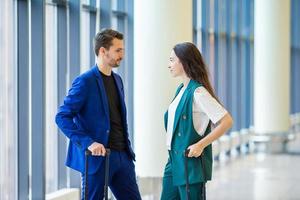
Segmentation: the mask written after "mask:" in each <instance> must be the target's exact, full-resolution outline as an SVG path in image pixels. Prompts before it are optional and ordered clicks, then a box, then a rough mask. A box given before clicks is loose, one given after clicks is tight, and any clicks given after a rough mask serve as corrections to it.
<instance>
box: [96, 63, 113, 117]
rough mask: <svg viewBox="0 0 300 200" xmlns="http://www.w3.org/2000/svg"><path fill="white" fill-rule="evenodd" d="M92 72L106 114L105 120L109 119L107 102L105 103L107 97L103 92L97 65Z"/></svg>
mask: <svg viewBox="0 0 300 200" xmlns="http://www.w3.org/2000/svg"><path fill="white" fill-rule="evenodd" d="M93 71H94V74H95V76H96V80H97V84H98V87H99V93H100V98H101V100H102V103H103V107H104V111H105V114H106V116H107V118H109V105H108V101H107V95H106V92H105V87H104V83H103V79H102V76H101V74H100V71H99V69H98V66H97V65H96V66H94V67H93Z"/></svg>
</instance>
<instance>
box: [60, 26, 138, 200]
mask: <svg viewBox="0 0 300 200" xmlns="http://www.w3.org/2000/svg"><path fill="white" fill-rule="evenodd" d="M94 50H95V54H96V56H97V64H96V66H94V67H92V69H90V70H89V71H87V72H86V73H84V74H82V75H80V76H78V77H77V78H76V79H75V80H74V82H73V84H72V87H71V89H70V90H69V92H68V95H67V96H66V97H65V99H64V103H63V105H62V106H60V108H59V111H58V113H57V115H56V123H57V125H58V127H59V128H60V129H61V130H62V132H63V133H64V134H65V135H66V136H67V137H68V138H69V139H70V142H69V149H68V155H67V159H66V165H67V166H68V167H70V168H72V169H75V170H77V171H79V172H81V174H82V181H83V184H82V185H83V186H84V185H85V174H84V170H85V169H84V161H85V151H86V150H87V149H88V150H90V151H91V154H92V155H91V156H89V157H88V164H89V167H88V177H87V178H88V192H87V194H88V198H89V199H97V200H98V199H103V193H104V174H105V164H104V163H105V162H104V159H105V158H104V156H105V153H106V150H105V148H110V149H111V154H110V169H109V183H108V185H109V187H110V189H111V191H112V192H113V194H114V196H115V197H116V198H117V199H124V200H136V199H141V197H140V193H139V190H138V186H137V183H136V175H135V167H134V163H133V160H135V154H134V153H133V151H132V148H131V144H130V141H129V139H128V128H127V117H126V115H127V114H126V106H125V102H124V86H123V83H122V80H121V77H120V76H119V75H117V74H116V73H114V72H113V71H112V69H113V68H116V67H118V66H119V64H120V62H121V60H122V59H123V56H124V44H123V35H122V34H121V33H119V32H117V31H115V30H112V29H106V30H103V31H101V32H99V33H98V34H97V35H96V37H95V39H94ZM84 195H85V194H84V188H82V198H83V197H84Z"/></svg>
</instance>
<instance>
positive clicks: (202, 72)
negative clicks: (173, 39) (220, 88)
mask: <svg viewBox="0 0 300 200" xmlns="http://www.w3.org/2000/svg"><path fill="white" fill-rule="evenodd" d="M173 50H174V52H175V54H176V56H177V57H178V58H179V60H180V62H181V64H182V65H183V69H184V71H185V73H186V75H187V76H188V77H189V78H190V79H193V80H195V81H197V82H199V83H201V84H203V86H204V87H205V89H206V90H207V91H208V92H209V93H210V95H211V96H213V97H214V98H215V99H216V100H217V101H218V102H219V103H220V101H219V99H218V97H217V96H216V95H215V93H214V90H213V87H212V86H211V83H210V81H209V77H208V69H207V67H206V65H205V63H204V60H203V58H202V55H201V53H200V51H199V50H198V48H197V47H196V46H195V45H194V44H193V43H190V42H184V43H179V44H177V45H175V47H174V48H173Z"/></svg>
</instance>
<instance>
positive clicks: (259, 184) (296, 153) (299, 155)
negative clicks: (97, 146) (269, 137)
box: [138, 139, 300, 200]
mask: <svg viewBox="0 0 300 200" xmlns="http://www.w3.org/2000/svg"><path fill="white" fill-rule="evenodd" d="M299 171H300V139H297V140H296V141H294V142H292V143H290V144H289V153H285V154H264V153H251V154H248V155H243V156H236V157H235V158H231V159H230V160H227V161H223V162H219V163H216V165H215V167H214V171H213V181H211V182H208V183H207V187H206V188H207V200H300V172H299ZM138 184H139V187H140V190H141V193H142V198H143V200H157V199H159V198H160V193H161V178H144V179H139V182H138Z"/></svg>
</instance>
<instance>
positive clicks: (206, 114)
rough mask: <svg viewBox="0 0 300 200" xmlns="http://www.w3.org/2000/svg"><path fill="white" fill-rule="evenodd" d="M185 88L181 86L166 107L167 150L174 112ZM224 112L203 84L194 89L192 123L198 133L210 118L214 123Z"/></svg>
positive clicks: (205, 126)
mask: <svg viewBox="0 0 300 200" xmlns="http://www.w3.org/2000/svg"><path fill="white" fill-rule="evenodd" d="M185 89H186V87H182V88H181V90H180V92H179V93H178V95H177V96H176V98H175V99H174V100H173V102H172V103H171V104H170V106H169V109H168V127H167V141H166V144H167V147H168V149H169V150H170V149H171V141H172V136H173V127H174V118H175V112H176V109H177V106H178V104H179V102H180V99H181V97H182V94H183V93H184V91H185ZM226 113H227V110H226V109H225V108H224V107H223V106H222V105H221V104H219V103H218V101H217V100H216V99H215V98H214V97H212V96H211V95H210V93H209V92H208V91H207V90H206V89H205V88H204V87H203V86H200V87H198V88H197V89H196V90H195V92H194V98H193V124H194V128H195V130H196V131H197V133H198V134H199V135H201V136H202V135H203V134H204V133H205V130H206V128H207V126H208V123H209V121H210V120H211V121H212V123H213V124H216V123H218V122H219V121H220V119H222V118H223V117H224V116H225V115H226Z"/></svg>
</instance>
